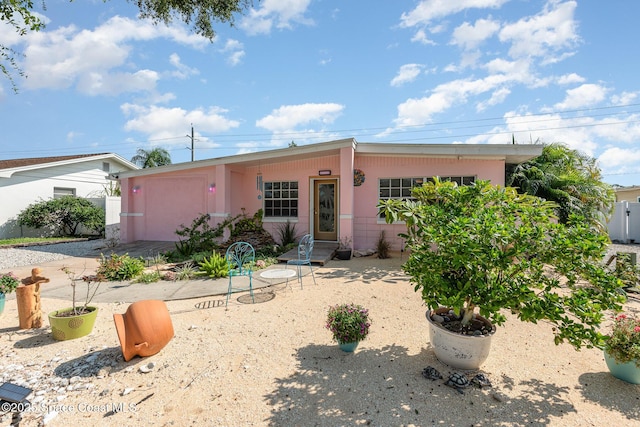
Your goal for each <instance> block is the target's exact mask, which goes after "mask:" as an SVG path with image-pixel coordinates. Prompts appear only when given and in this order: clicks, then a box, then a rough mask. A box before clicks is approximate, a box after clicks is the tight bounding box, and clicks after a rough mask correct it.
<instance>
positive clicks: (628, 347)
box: [604, 314, 640, 368]
mask: <svg viewBox="0 0 640 427" xmlns="http://www.w3.org/2000/svg"><path fill="white" fill-rule="evenodd" d="M604 349H605V350H606V352H607V353H609V354H610V355H611V357H613V358H614V359H615V361H616V362H618V363H627V362H635V363H636V366H637V367H638V368H640V319H638V318H636V317H632V316H629V315H626V314H618V315H617V316H616V317H614V319H613V327H612V330H611V334H610V335H609V336H608V337H606V343H605V346H604Z"/></svg>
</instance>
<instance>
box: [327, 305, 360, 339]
mask: <svg viewBox="0 0 640 427" xmlns="http://www.w3.org/2000/svg"><path fill="white" fill-rule="evenodd" d="M370 326H371V320H370V319H369V310H367V309H366V308H364V307H362V306H361V305H356V304H340V305H335V306H333V307H330V308H329V312H328V314H327V324H326V328H327V329H329V330H330V331H331V332H332V333H333V339H334V340H336V341H338V343H339V344H346V343H351V342H356V341H362V340H364V339H365V338H366V337H367V335H369V327H370Z"/></svg>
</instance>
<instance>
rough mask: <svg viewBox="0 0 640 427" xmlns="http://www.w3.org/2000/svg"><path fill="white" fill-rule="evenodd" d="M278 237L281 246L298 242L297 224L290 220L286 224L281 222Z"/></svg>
mask: <svg viewBox="0 0 640 427" xmlns="http://www.w3.org/2000/svg"><path fill="white" fill-rule="evenodd" d="M278 237H280V245H281V246H287V245H289V244H291V243H296V225H295V224H294V223H292V222H291V221H289V220H287V222H286V223H284V224H280V226H279V227H278Z"/></svg>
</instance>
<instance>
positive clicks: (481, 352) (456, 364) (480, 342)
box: [427, 309, 496, 369]
mask: <svg viewBox="0 0 640 427" xmlns="http://www.w3.org/2000/svg"><path fill="white" fill-rule="evenodd" d="M438 310H441V309H438ZM438 310H436V312H438ZM443 310H446V311H448V309H443ZM481 319H484V318H481ZM427 322H428V323H429V340H430V342H431V346H432V347H433V351H434V353H435V354H436V357H437V358H438V360H440V361H441V362H442V363H445V364H447V365H449V366H451V367H452V368H456V369H478V368H479V367H480V366H481V365H482V364H483V363H484V361H485V360H487V357H488V356H489V350H490V349H491V337H492V336H493V334H494V333H495V330H496V329H495V326H493V328H492V332H491V334H489V335H482V336H468V335H461V334H457V333H455V332H451V331H448V330H446V329H444V328H443V327H441V326H438V325H437V324H436V323H435V322H434V321H433V320H431V310H428V311H427Z"/></svg>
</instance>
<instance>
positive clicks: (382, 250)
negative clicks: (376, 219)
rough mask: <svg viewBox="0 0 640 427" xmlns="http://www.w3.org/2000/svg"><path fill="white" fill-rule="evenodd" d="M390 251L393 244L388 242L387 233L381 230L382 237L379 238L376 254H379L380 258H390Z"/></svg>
mask: <svg viewBox="0 0 640 427" xmlns="http://www.w3.org/2000/svg"><path fill="white" fill-rule="evenodd" d="M389 249H391V243H389V241H388V240H387V236H386V233H385V231H384V230H381V231H380V237H378V242H377V243H376V252H377V253H378V258H380V259H386V258H389Z"/></svg>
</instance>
